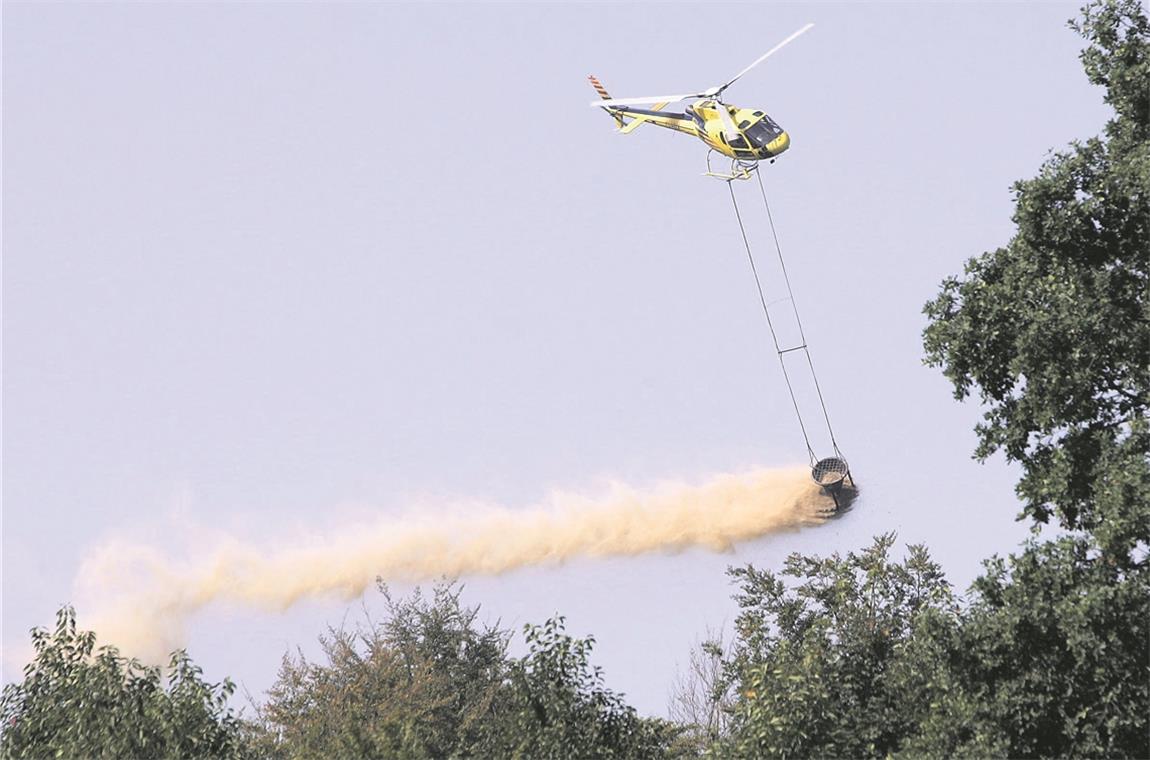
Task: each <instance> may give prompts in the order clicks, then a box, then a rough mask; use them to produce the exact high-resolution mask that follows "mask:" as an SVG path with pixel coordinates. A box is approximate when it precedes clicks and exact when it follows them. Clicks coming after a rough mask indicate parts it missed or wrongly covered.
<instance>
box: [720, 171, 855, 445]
mask: <svg viewBox="0 0 1150 760" xmlns="http://www.w3.org/2000/svg"><path fill="white" fill-rule="evenodd" d="M727 190H729V191H730V193H731V205H732V206H734V208H735V219H737V220H738V222H739V232H740V233H742V236H743V247H744V248H746V249H747V261H749V262H750V264H751V273H752V274H754V276H755V287H756V288H757V289H758V291H759V303H760V304H762V306H763V316H764V317H766V318H767V329H769V330H770V331H771V341H772V342H773V343H774V344H775V353H776V354H777V355H778V357H779V366H780V367H782V370H783V379H784V380H786V383H787V392H788V393H790V395H791V404H792V405H793V406H794V408H795V417H797V418H798V420H799V429H800V430H802V431H803V442H804V443H806V445H807V454H809V455H810V458H811V464H814V461H815V459H816V458H817V457H816V456H815V450H814V449H813V448H811V439H810V436H808V435H807V426H806V425H805V424H803V415H802V412H800V411H799V402H798V400H797V399H796V398H795V389H794V387H792V386H791V376H790V374H789V373H788V372H787V363H786V362H785V361H784V360H783V354H784V353H786V352H785V351H783V349H782V347H781V346H779V338H778V336H777V335H776V334H775V325H774V323H773V322H771V312H770V309H768V308H767V299H766V296H764V295H763V284H762V282H761V281H760V280H759V270H758V268H757V267H756V266H755V257H754V256H753V255H752V254H751V243H750V241H749V240H747V230H746V228H745V227H744V226H743V216H742V214H740V213H739V202H738V201H737V200H736V199H735V188H734V187H733V186H732V185H731V180H727ZM772 229H774V227H773V225H772ZM780 255H781V254H780ZM787 287H788V288H789V287H790V286H789V285H788V286H787ZM791 303H792V305H793V304H794V301H792V302H791ZM799 332H800V335H801V333H802V328H801V327H800V328H799ZM803 343H804V344H805V343H806V340H805V339H804V340H803ZM804 349H805V346H804ZM787 350H788V351H790V350H793V349H787ZM807 358H808V360H809V359H810V355H809V354H808V356H807ZM824 412H825V410H824ZM831 440H832V443H833V441H834V438H833V436H832V438H831ZM835 450H836V451H837V450H838V449H837V447H836V449H835Z"/></svg>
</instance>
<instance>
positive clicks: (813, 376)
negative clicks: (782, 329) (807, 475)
mask: <svg viewBox="0 0 1150 760" xmlns="http://www.w3.org/2000/svg"><path fill="white" fill-rule="evenodd" d="M755 179H757V180H758V182H759V193H760V194H761V195H762V197H763V208H765V209H766V210H767V220H768V221H769V222H770V223H771V237H773V238H774V239H775V251H776V252H777V253H778V255H779V268H780V269H781V270H782V272H783V282H784V283H786V286H787V295H788V296H789V297H790V299H791V310H792V311H793V312H794V314H795V324H797V325H798V327H799V338H800V339H801V340H802V342H803V353H805V354H806V355H807V366H808V367H810V370H811V379H812V380H814V382H815V392H816V393H817V394H818V397H819V407H820V408H822V410H823V419H824V420H825V421H826V423H827V433H828V434H829V435H830V438H831V446H833V447H834V450H835V454H836V455H839V456H841V452H840V451H839V445H838V443H837V442H836V441H835V431H834V429H833V428H832V427H831V417H830V415H829V414H827V404H826V402H825V401H823V390H822V388H820V387H819V377H818V375H817V374H815V364H814V362H813V361H812V360H811V352H810V349H809V348H807V336H806V334H805V333H803V321H802V320H801V319H800V318H799V307H798V304H796V303H795V294H794V292H793V291H792V290H791V279H790V278H789V277H788V276H787V265H786V264H785V263H783V248H782V246H780V245H779V234H778V232H776V231H775V218H774V216H773V215H772V214H771V204H770V203H769V202H768V201H767V190H766V187H764V186H763V175H762V174H759V173H758V172H757V171H756V172H755ZM730 186H731V183H730V182H728V183H727V187H728V188H730ZM731 197H732V198H734V191H733V190H732V191H731ZM736 214H737V210H736ZM742 223H743V222H742V219H740V220H739V226H740V228H741V227H742ZM743 240H744V241H745V240H746V234H745V233H744V234H743ZM747 252H748V254H749V253H750V247H748V248H747ZM755 279H756V282H757V281H758V276H757V275H756V278H755ZM759 292H760V295H761V294H762V289H761V288H760V291H759ZM807 448H808V449H809V448H810V444H809V443H808V444H807Z"/></svg>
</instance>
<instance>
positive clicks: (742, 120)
mask: <svg viewBox="0 0 1150 760" xmlns="http://www.w3.org/2000/svg"><path fill="white" fill-rule="evenodd" d="M813 26H814V24H807V25H806V26H804V27H803V28H802V29H799V30H798V31H797V32H795V33H794V34H792V35H791V36H790V37H787V38H786V39H785V40H783V41H782V42H780V43H779V44H778V45H775V46H774V47H773V48H771V49H770V50H768V51H767V52H766V53H764V54H763V55H761V56H759V58H758V59H757V60H756V61H755V62H754V63H752V64H751V65H750V66H748V67H746V68H745V69H743V70H742V71H740V72H739V73H738V74H736V75H735V76H734V77H732V78H731V79H730V80H729V81H728V82H727V83H726V84H722V85H718V86H716V87H711V88H709V89H707V90H703V91H702V92H696V93H685V94H681V95H656V96H653V97H645V98H612V97H611V96H610V95H608V94H607V89H606V88H605V87H604V86H603V84H602V83H601V82H600V81H599V80H598V79H596V78H595V76H594V75H591V76H589V77H587V78H588V79H589V80H591V85H592V86H593V87H594V88H595V90H596V92H598V93H599V97H600V98H601V100H597V101H595V102H593V103H591V105H592V107H594V108H602V109H603V110H605V111H606V112H607V113H608V114H610V115H611V117H612V118H614V119H615V121H616V122H617V123H618V125H619V132H621V133H622V134H628V133H629V132H632V131H634V130H635V129H637V128H638V127H640V126H641V125H643V124H655V125H657V126H660V127H666V128H667V129H673V130H675V131H676V132H683V133H685V134H688V135H693V136H695V137H697V138H699V139H700V140H702V141H703V142H705V143H706V144H707V147H709V148H710V149H711V150H712V151H717V152H719V153H721V154H723V155H724V156H727V157H729V158H730V159H731V171H730V173H722V172H716V171H713V170H712V169H711V153H710V152H708V153H707V171H706V172H705V173H706V174H707V175H708V176H711V177H719V178H720V179H727V180H730V179H749V178H750V176H751V175H750V172H751V171H752V170H753V169H754V168H755V167H756V166H757V165H758V162H759V161H762V160H764V159H769V160H771V161H774V159H775V157H776V156H778V155H779V154H780V153H782V152H783V151H785V150H786V149H787V148H789V147H790V145H791V138H790V135H788V134H787V133H786V131H784V130H783V128H782V127H780V126H779V125H778V124H776V123H775V122H774V120H773V119H771V117H770V116H768V115H767V114H766V113H765V112H763V111H761V110H756V109H752V108H739V107H738V106H733V105H728V104H726V103H724V102H723V100H722V96H723V91H724V90H726V89H727V88H728V87H730V86H731V85H733V84H734V83H735V82H736V81H738V79H739V78H740V77H741V76H743V74H746V73H747V72H748V71H750V70H751V69H753V68H755V67H756V66H758V65H759V64H760V63H762V62H763V61H765V60H766V59H767V58H769V57H770V56H772V55H773V54H775V53H777V52H778V51H779V50H780V49H782V47H783V46H784V45H787V44H788V43H790V42H792V41H793V40H794V39H795V38H796V37H798V36H799V35H800V34H803V33H804V32H806V31H808V30H809V29H810V28H811V27H813ZM692 99H697V100H698V102H696V103H690V104H688V105H687V106H686V107H685V108H684V112H683V113H674V112H671V113H664V112H663V108H664V107H666V106H667V105H669V104H670V103H677V102H679V101H683V100H692ZM638 105H651V108H649V109H646V108H634V106H638Z"/></svg>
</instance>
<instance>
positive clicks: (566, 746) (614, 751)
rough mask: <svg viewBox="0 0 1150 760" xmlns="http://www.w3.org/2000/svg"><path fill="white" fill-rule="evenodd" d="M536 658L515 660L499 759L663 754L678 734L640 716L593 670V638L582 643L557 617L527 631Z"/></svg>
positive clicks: (669, 727)
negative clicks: (509, 707) (508, 709)
mask: <svg viewBox="0 0 1150 760" xmlns="http://www.w3.org/2000/svg"><path fill="white" fill-rule="evenodd" d="M526 638H527V643H528V645H529V647H530V653H529V654H528V655H527V656H526V657H525V658H523V659H522V660H519V661H517V662H515V663H514V665H513V667H512V677H511V687H512V688H511V695H512V698H511V711H510V714H509V716H508V717H509V720H507V721H505V722H503V724H502V725H503V728H504V730H505V733H504V736H503V737H502V741H501V742H500V743H498V745H497V746H496V747H493V749H494V748H497V749H498V750H499V751H498V752H496V753H494V754H493V755H492V756H499V757H515V758H567V757H579V758H655V757H663V756H664V755H665V753H666V748H667V746H668V744H669V742H670V741H671V740H672V739H673V738H674V735H675V733H676V732H675V731H673V730H672V728H671V726H670V725H669V724H667V723H665V722H664V721H660V720H655V719H642V718H640V717H639V716H638V715H637V713H636V712H635V709H634V708H633V707H631V706H629V705H628V704H626V702H624V700H623V697H622V695H619V694H615V693H614V692H611V691H610V690H608V689H607V688H606V687H605V686H604V685H603V674H602V671H601V670H600V669H599V668H598V667H592V666H591V665H590V656H591V649H592V647H593V646H594V642H595V640H594V639H593V638H592V637H587V638H585V639H575V638H572V637H570V636H568V635H567V634H566V633H565V632H564V620H563V618H562V617H555V618H552V619H550V620H548V621H547V622H546V623H544V624H543V625H541V626H530V625H529V626H527V628H526Z"/></svg>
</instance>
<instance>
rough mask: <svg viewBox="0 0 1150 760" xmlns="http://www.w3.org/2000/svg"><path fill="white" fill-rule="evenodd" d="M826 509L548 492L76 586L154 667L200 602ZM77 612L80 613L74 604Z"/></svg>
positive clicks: (340, 592) (793, 490) (123, 566)
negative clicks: (514, 502)
mask: <svg viewBox="0 0 1150 760" xmlns="http://www.w3.org/2000/svg"><path fill="white" fill-rule="evenodd" d="M833 514H834V504H833V502H832V501H831V499H830V498H829V497H827V496H825V495H824V494H823V493H822V492H821V491H820V489H819V487H818V486H817V485H815V484H814V483H813V482H812V481H811V479H810V475H809V471H808V470H806V469H805V468H795V469H760V470H753V471H750V472H745V473H739V474H722V475H717V476H714V477H711V478H709V479H708V480H706V481H705V482H702V483H701V484H695V485H691V484H686V483H664V484H661V485H658V486H656V487H654V488H650V489H636V488H632V487H629V486H626V485H622V484H613V485H611V486H610V487H609V488H608V489H607V492H606V493H605V494H603V495H601V496H599V497H597V498H591V497H587V496H579V495H576V494H571V493H556V494H553V495H552V496H551V497H550V498H549V499H548V500H547V501H545V502H544V503H542V504H540V505H537V506H535V507H532V508H530V509H510V508H506V507H500V506H486V507H475V508H471V509H469V511H467V512H463V511H461V510H460V509H459V508H458V507H456V508H446V509H444V510H442V511H434V510H433V511H431V512H429V511H428V510H423V512H422V514H421V515H419V516H410V517H406V518H396V517H394V516H392V517H388V518H382V517H381V518H380V519H379V520H378V521H377V522H374V523H369V524H358V525H355V526H349V527H347V528H345V529H344V530H342V531H339V532H336V533H332V534H330V535H328V536H325V537H315V538H312V539H309V540H306V541H299V542H295V543H283V542H280V543H279V544H270V545H266V546H258V545H255V544H254V543H251V542H244V541H240V540H238V539H235V538H225V539H222V540H219V541H218V542H217V543H215V545H213V546H199V547H196V550H197V553H196V554H195V555H194V556H191V557H190V558H188V559H186V560H176V559H173V558H169V557H166V556H164V555H163V554H162V553H161V552H159V551H157V550H156V549H154V548H150V547H148V546H141V545H136V544H130V543H126V542H122V541H113V542H109V543H106V544H104V545H102V546H101V547H99V548H98V549H96V550H95V551H94V552H92V553H91V554H90V555H89V556H88V557H87V558H86V560H85V561H84V562H83V564H82V566H81V569H80V573H79V576H78V578H77V586H78V589H79V590H80V592H81V598H88V599H90V600H91V602H92V604H91V606H90V609H91V610H92V614H91V615H90V616H85V619H86V622H87V625H86V626H85V627H90V628H92V629H93V630H95V631H96V632H97V635H98V637H99V640H100V641H101V643H112V644H116V645H118V646H119V647H120V648H121V650H122V651H124V652H125V653H127V654H130V655H132V656H137V657H141V658H143V659H145V660H150V661H153V662H158V661H162V660H163V658H165V657H166V656H167V654H168V653H169V652H171V651H172V650H173V649H175V648H177V647H179V646H182V645H183V644H184V640H185V628H186V624H187V623H188V621H189V620H190V618H191V617H192V616H193V615H194V614H195V613H196V612H197V611H198V610H200V609H202V608H204V607H205V606H206V605H209V604H211V603H223V604H235V605H241V606H247V607H257V608H263V609H269V610H285V609H287V608H289V607H291V606H292V605H293V604H295V603H296V602H299V601H300V600H303V599H307V598H313V597H331V596H340V597H343V598H346V599H354V598H356V597H358V596H360V595H361V594H363V592H364V591H365V590H366V589H367V588H368V587H369V586H371V585H372V584H373V582H374V580H375V578H376V577H377V576H380V577H382V578H383V579H384V580H385V581H400V582H410V581H420V580H427V579H432V578H438V577H441V576H461V575H462V576H466V575H494V574H498V573H504V572H507V571H511V570H515V569H517V568H522V567H526V566H537V565H554V564H558V563H561V562H563V561H565V560H568V559H572V558H575V557H610V556H632V555H638V554H644V553H648V552H656V551H662V552H674V551H680V550H684V549H688V548H692V547H703V548H706V549H710V550H713V551H728V550H730V549H731V548H732V547H733V545H734V544H735V543H736V542H740V541H748V540H751V539H755V538H759V537H762V536H766V535H769V534H772V533H778V532H781V531H788V530H796V529H799V528H802V527H806V526H814V525H819V524H821V523H822V522H824V521H826V520H827V519H828V518H829V517H831V516H832V515H833ZM82 611H83V607H82Z"/></svg>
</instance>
